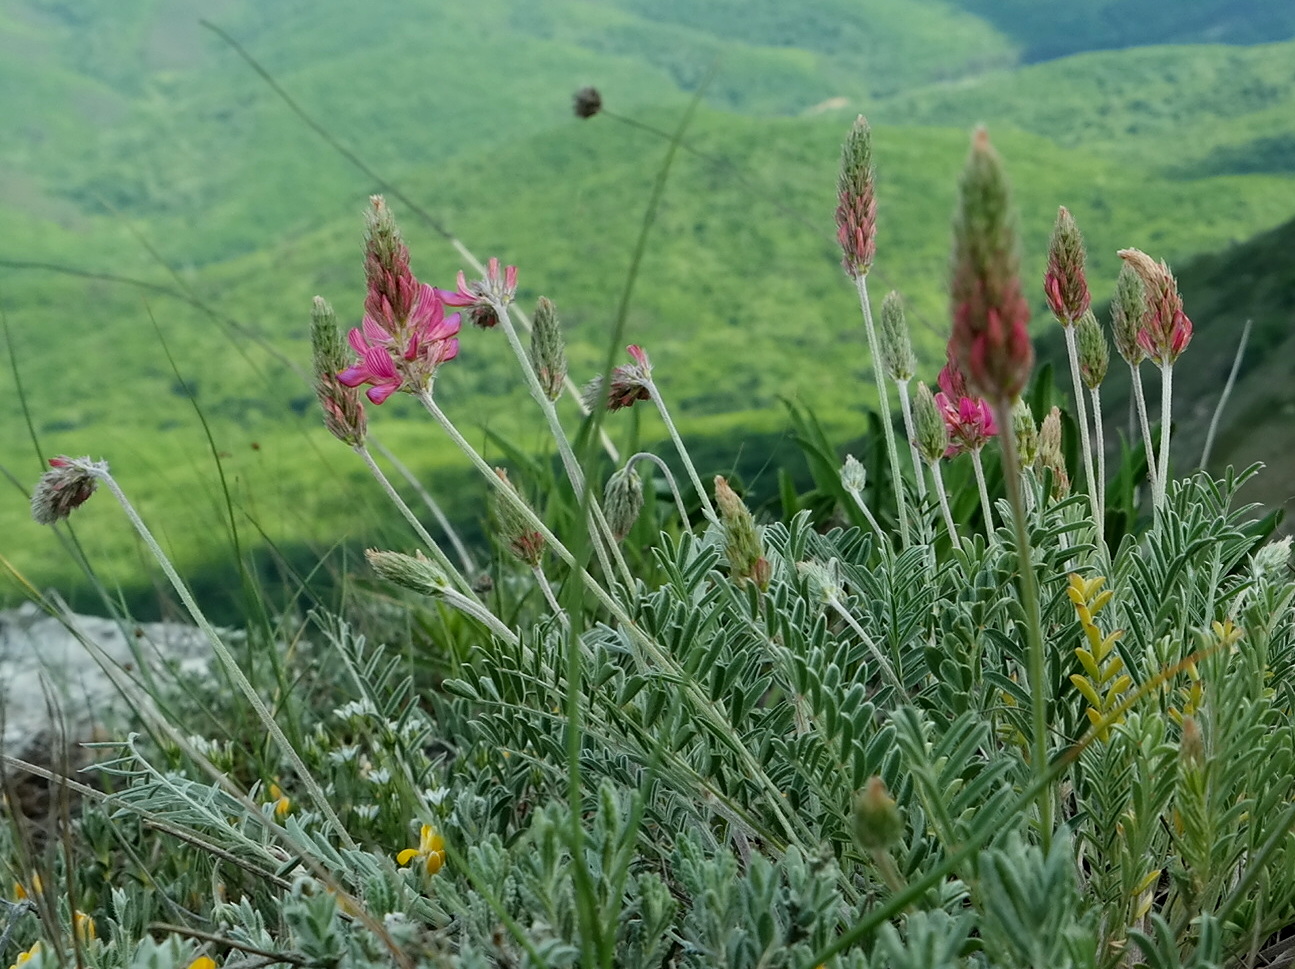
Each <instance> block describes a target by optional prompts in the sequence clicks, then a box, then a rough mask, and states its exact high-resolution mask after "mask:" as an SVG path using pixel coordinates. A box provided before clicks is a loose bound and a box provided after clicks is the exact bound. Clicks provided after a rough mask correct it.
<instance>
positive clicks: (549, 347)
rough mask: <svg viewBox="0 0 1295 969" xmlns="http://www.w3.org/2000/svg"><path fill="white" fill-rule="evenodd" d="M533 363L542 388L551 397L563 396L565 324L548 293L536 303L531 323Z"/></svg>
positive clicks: (552, 398)
mask: <svg viewBox="0 0 1295 969" xmlns="http://www.w3.org/2000/svg"><path fill="white" fill-rule="evenodd" d="M531 366H532V367H534V368H535V376H536V377H537V378H538V379H539V382H540V388H541V389H542V390H543V391H544V396H545V397H547V398H548V399H549V400H557V399H558V398H559V397H560V396H562V387H563V386H564V384H565V382H566V379H567V345H566V342H565V341H564V340H563V339H562V325H561V324H560V323H558V314H557V311H556V310H554V309H553V303H552V302H551V301H550V300H549V298H548V297H547V296H541V297H540V299H539V302H538V303H537V304H536V305H535V319H534V320H533V321H532V323H531Z"/></svg>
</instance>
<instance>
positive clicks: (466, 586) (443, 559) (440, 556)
mask: <svg viewBox="0 0 1295 969" xmlns="http://www.w3.org/2000/svg"><path fill="white" fill-rule="evenodd" d="M353 450H354V451H355V453H356V454H358V455H359V456H360V457H361V458H362V459H363V460H364V464H365V466H366V467H368V469H369V472H370V473H371V474H372V475H373V477H374V478H376V479H377V481H378V484H380V485H382V490H383V491H385V492H386V493H387V497H388V498H390V499H391V503H392V504H393V505H395V506H396V508H397V509H399V511H400V514H401V515H402V516H404V519H405V521H407V522H409V527H410V528H412V529H413V530H414V534H416V535H417V536H418V539H419V541H421V542H422V543H423V544H424V545H425V546H427V550H428V551H429V552H431V553H432V561H433V562H435V563H436V564H437V565H438V566H440V568H441V570H442V571H443V572H444V573H445V574H446V575H447V576H449V578H450V581H451V582H453V583H454V585H455V586H456V587H457V589H458V591H459V592H460V593H461V594H462V595H463V596H464V597H465V598H467V599H469V600H470V601H472V602H475V603H476V604H477V605H478V606H480V605H481V600H480V599H478V598H477V594H476V593H475V592H473V591H472V585H471V583H469V582H468V580H467V579H465V578H464V577H463V573H461V572H460V571H459V570H458V569H456V568H455V567H454V563H453V562H451V561H450V560H449V558H448V556H446V554H445V552H443V551H442V550H441V547H440V546H439V545H437V544H436V542H435V540H434V539H433V538H432V536H431V535H429V534H428V533H427V529H425V528H424V527H423V523H422V522H420V521H419V520H418V516H417V515H415V514H414V513H413V511H412V510H411V509H410V507H409V506H408V505H407V504H405V499H403V498H401V497H400V492H398V491H396V489H395V487H394V486H393V485H392V484H391V481H390V480H388V478H387V476H386V475H385V474H383V473H382V469H381V468H380V467H378V463H377V462H376V461H374V460H373V455H372V454H370V453H369V449H368V448H367V447H365V445H363V444H357V445H355V447H354V448H353Z"/></svg>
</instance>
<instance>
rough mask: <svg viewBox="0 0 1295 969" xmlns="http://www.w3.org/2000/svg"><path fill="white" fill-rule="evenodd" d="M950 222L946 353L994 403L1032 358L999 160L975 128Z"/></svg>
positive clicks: (1025, 374) (1019, 382)
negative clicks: (950, 323)
mask: <svg viewBox="0 0 1295 969" xmlns="http://www.w3.org/2000/svg"><path fill="white" fill-rule="evenodd" d="M958 194H959V198H958V209H957V212H956V213H955V215H954V221H953V267H952V283H951V286H950V290H951V297H952V300H951V302H952V313H953V333H952V335H951V336H950V338H949V350H950V354H951V355H952V356H953V357H954V359H956V361H957V365H958V367H959V368H960V369H961V370H962V372H963V373H964V374H965V375H966V378H967V388H968V390H969V391H970V393H971V394H972V395H973V396H979V397H983V398H985V400H986V401H988V402H989V404H990V405H991V406H993V407H997V406H998V405H999V404H1000V403H1006V404H1010V403H1011V402H1012V401H1014V400H1015V399H1016V398H1017V397H1019V396H1020V394H1021V391H1022V390H1024V389H1025V384H1026V381H1028V380H1029V377H1030V369H1031V367H1033V365H1034V348H1033V346H1031V344H1030V334H1029V331H1028V329H1027V325H1028V323H1029V321H1030V306H1029V303H1028V302H1026V299H1025V296H1024V294H1023V293H1022V292H1021V272H1020V268H1021V261H1020V255H1019V253H1018V252H1017V241H1016V224H1015V219H1014V218H1013V216H1012V212H1011V205H1010V199H1009V191H1008V185H1007V177H1006V175H1005V174H1004V172H1003V164H1002V161H1001V159H999V157H998V153H997V152H995V151H994V149H993V148H992V147H991V146H990V144H989V135H988V133H987V132H986V131H985V129H983V128H980V129H977V131H976V133H975V136H974V137H973V138H972V142H971V154H970V155H969V156H968V158H967V166H966V168H965V169H964V170H963V173H962V180H961V182H960V183H959V193H958Z"/></svg>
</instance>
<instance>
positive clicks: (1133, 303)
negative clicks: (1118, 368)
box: [1111, 262, 1147, 367]
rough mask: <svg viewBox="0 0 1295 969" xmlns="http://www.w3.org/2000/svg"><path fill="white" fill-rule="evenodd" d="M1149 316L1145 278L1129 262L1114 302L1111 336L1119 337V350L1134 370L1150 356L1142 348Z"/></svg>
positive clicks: (1124, 265)
mask: <svg viewBox="0 0 1295 969" xmlns="http://www.w3.org/2000/svg"><path fill="white" fill-rule="evenodd" d="M1146 313H1147V297H1146V290H1145V287H1144V286H1143V285H1142V277H1141V276H1139V275H1138V274H1137V273H1136V272H1135V271H1134V269H1133V267H1132V266H1130V265H1129V264H1128V263H1127V262H1126V263H1124V264H1123V265H1121V266H1120V278H1119V279H1118V280H1117V281H1116V283H1115V297H1114V298H1113V299H1112V300H1111V334H1112V335H1113V336H1114V338H1115V349H1116V350H1118V351H1119V353H1120V356H1121V357H1123V358H1124V359H1125V360H1126V361H1127V362H1128V364H1129V366H1131V367H1136V366H1137V365H1138V364H1140V363H1141V362H1142V361H1143V360H1145V359H1146V356H1147V355H1146V353H1145V352H1144V351H1143V349H1142V347H1140V346H1139V345H1138V333H1139V332H1140V331H1141V330H1142V325H1143V319H1144V318H1145V316H1146Z"/></svg>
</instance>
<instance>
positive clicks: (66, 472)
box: [31, 455, 108, 525]
mask: <svg viewBox="0 0 1295 969" xmlns="http://www.w3.org/2000/svg"><path fill="white" fill-rule="evenodd" d="M107 473H108V464H107V462H106V461H91V460H90V458H89V457H83V458H69V457H66V456H64V455H60V456H59V457H56V458H50V459H49V470H48V471H46V472H45V473H44V474H43V475H41V477H40V481H38V482H36V489H35V490H34V491H33V492H32V496H31V517H32V518H33V519H34V520H35V521H36V523H37V524H38V525H53V524H54V523H55V522H60V521H62V520H63V519H65V518H67V516H68V515H70V514H72V512H74V511H75V510H76V509H78V508H80V507H81V506H82V505H84V504H85V503H86V501H87V500H88V499H89V498H90V496H91V495H92V494H94V489H95V487H96V486H97V484H98V481H99V478H100V476H102V475H106V474H107Z"/></svg>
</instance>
